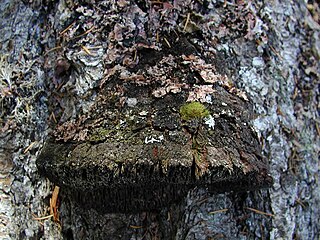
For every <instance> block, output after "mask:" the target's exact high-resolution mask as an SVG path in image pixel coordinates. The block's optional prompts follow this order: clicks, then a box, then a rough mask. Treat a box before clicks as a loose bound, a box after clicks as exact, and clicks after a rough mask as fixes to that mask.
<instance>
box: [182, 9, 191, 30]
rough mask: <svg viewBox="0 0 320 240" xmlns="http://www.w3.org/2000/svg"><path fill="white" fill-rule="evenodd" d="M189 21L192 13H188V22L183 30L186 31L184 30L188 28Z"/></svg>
mask: <svg viewBox="0 0 320 240" xmlns="http://www.w3.org/2000/svg"><path fill="white" fill-rule="evenodd" d="M189 21H190V13H188V15H187V20H186V23H185V24H184V28H183V31H184V32H185V31H186V29H187V26H188V24H189Z"/></svg>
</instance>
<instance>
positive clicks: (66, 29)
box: [59, 21, 76, 35]
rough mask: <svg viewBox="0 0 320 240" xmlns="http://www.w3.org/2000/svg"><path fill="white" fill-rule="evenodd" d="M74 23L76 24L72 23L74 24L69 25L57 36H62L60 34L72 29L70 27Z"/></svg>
mask: <svg viewBox="0 0 320 240" xmlns="http://www.w3.org/2000/svg"><path fill="white" fill-rule="evenodd" d="M75 22H76V21H74V22H73V23H71V24H70V25H69V26H68V27H67V28H65V29H64V30H63V31H61V32H60V33H59V35H62V34H64V33H65V32H66V31H68V30H69V29H70V28H71V27H72V25H73V24H75Z"/></svg>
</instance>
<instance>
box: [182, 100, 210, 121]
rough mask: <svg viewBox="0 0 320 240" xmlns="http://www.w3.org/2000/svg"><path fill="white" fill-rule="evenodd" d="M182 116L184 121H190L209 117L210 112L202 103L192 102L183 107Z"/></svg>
mask: <svg viewBox="0 0 320 240" xmlns="http://www.w3.org/2000/svg"><path fill="white" fill-rule="evenodd" d="M180 115H181V118H182V119H183V120H190V119H195V118H198V119H199V118H204V117H208V116H209V115H210V112H209V110H208V109H206V107H205V106H204V105H203V104H202V103H199V102H191V103H186V104H185V105H183V106H181V108H180Z"/></svg>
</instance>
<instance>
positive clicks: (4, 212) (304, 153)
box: [0, 0, 320, 239]
mask: <svg viewBox="0 0 320 240" xmlns="http://www.w3.org/2000/svg"><path fill="white" fill-rule="evenodd" d="M0 8H1V11H0V14H1V18H2V19H3V21H2V22H1V23H0V24H1V28H0V33H1V46H0V47H1V51H2V54H3V56H1V61H0V69H1V72H0V77H1V85H0V91H1V122H0V123H1V132H0V134H1V153H0V154H1V162H0V163H1V166H2V168H1V179H0V198H1V201H0V219H1V221H0V224H1V228H0V234H1V235H0V236H1V237H2V238H4V239H63V238H64V239H92V238H97V239H106V238H109V239H110V238H112V239H139V238H143V237H144V238H146V239H170V238H172V239H210V238H226V239H239V238H243V239H269V238H270V239H298V238H302V239H318V238H319V232H320V231H319V225H320V223H319V217H318V216H319V209H320V207H319V199H320V196H319V192H320V191H319V185H318V176H319V159H318V156H319V145H320V144H319V122H318V119H319V106H318V102H319V88H318V85H319V80H318V79H319V63H318V62H319V29H320V27H319V24H318V13H319V11H318V5H317V3H314V2H312V1H309V2H308V5H307V4H306V3H305V2H291V1H281V3H280V2H278V1H272V2H269V1H259V2H248V3H242V2H241V1H239V2H237V3H231V2H230V1H172V2H164V3H155V2H153V3H151V2H145V1H131V2H129V1H90V2H89V1H63V0H61V1H28V3H27V1H23V2H21V1H6V0H2V1H1V3H0ZM68 26H70V27H68ZM177 46H180V47H177ZM175 49H177V50H175ZM191 54H193V55H194V56H197V57H199V58H194V59H193V60H190V59H187V58H183V59H182V60H180V62H179V61H177V59H178V58H179V57H181V56H182V55H184V56H186V57H187V56H190V55H191ZM170 55H171V56H173V57H169V56H170ZM161 60H163V61H162V62H161V63H160V65H157V63H158V62H159V61H161ZM183 62H185V63H183ZM182 64H185V65H184V67H182ZM157 66H162V68H161V69H159V68H157ZM117 81H121V82H122V83H124V84H126V83H128V82H129V83H130V84H132V85H138V86H143V85H144V84H145V83H148V84H151V85H152V89H153V91H149V92H147V94H148V96H152V98H153V99H155V102H157V101H156V99H157V98H159V99H161V98H163V97H165V96H166V95H172V96H177V95H179V94H183V93H185V95H184V96H183V98H182V99H183V101H181V102H180V103H179V102H178V103H176V102H174V104H178V105H177V106H178V107H180V106H181V105H182V104H183V102H185V101H186V100H187V99H192V100H191V101H198V102H202V103H203V104H204V105H205V106H206V107H207V108H210V107H209V106H210V104H209V103H208V102H207V101H210V98H208V96H211V97H212V96H214V93H213V92H211V91H212V90H213V89H215V88H216V87H218V89H219V88H222V89H224V90H226V91H229V92H231V94H233V95H236V96H237V97H240V98H242V99H245V98H248V99H249V101H250V102H251V103H252V104H253V105H254V106H253V111H254V113H255V117H254V119H252V120H251V121H249V118H248V120H247V121H249V122H248V126H249V125H253V126H254V128H255V129H256V131H257V134H258V138H259V139H260V140H261V141H262V156H264V157H265V158H266V159H267V160H268V163H269V170H270V175H271V177H272V178H273V179H274V183H273V185H272V187H271V188H270V189H262V190H251V191H247V192H242V193H235V192H227V193H210V192H209V191H207V190H206V189H204V188H196V189H192V190H190V191H188V193H187V197H186V198H185V199H184V200H182V202H180V203H175V204H173V205H171V206H166V207H163V208H162V209H161V210H160V211H155V212H140V213H136V214H124V213H117V214H110V213H100V212H99V211H96V210H94V209H92V210H88V211H84V209H83V208H82V207H81V206H78V205H77V204H76V201H74V200H72V199H71V200H70V199H69V197H68V194H67V192H65V190H64V189H62V191H61V193H60V194H59V202H60V205H59V212H60V221H61V222H60V224H61V226H62V228H61V229H60V227H59V224H58V223H54V222H53V220H51V219H46V220H35V219H34V217H44V216H47V215H49V211H48V210H47V209H48V206H49V201H48V199H49V198H50V194H51V192H52V190H53V185H52V183H50V182H49V181H48V180H46V179H45V178H43V177H41V176H40V175H39V172H38V169H37V167H36V157H37V156H38V155H39V153H40V151H41V150H42V149H43V146H44V142H45V140H46V139H47V137H48V132H49V131H48V129H50V128H51V129H53V128H56V129H57V126H56V124H57V123H58V125H59V126H60V128H58V129H60V130H63V129H68V128H63V126H66V124H67V123H68V122H69V123H72V124H69V125H68V126H69V127H70V128H69V129H68V132H67V136H64V135H59V134H58V135H56V136H60V137H62V139H63V138H64V137H68V138H69V139H68V141H71V140H72V141H75V140H76V141H78V140H80V141H82V138H86V137H90V136H91V137H93V136H94V137H95V138H96V137H100V136H101V134H100V135H99V133H98V132H96V133H95V134H93V132H92V133H91V132H86V131H82V132H81V130H85V129H86V128H83V129H80V131H78V130H75V129H76V128H75V126H76V127H78V128H79V127H80V128H81V127H82V126H88V125H92V126H94V124H99V122H98V123H97V122H96V123H94V122H90V121H87V119H86V118H82V120H81V118H80V116H84V115H88V114H89V112H90V109H92V107H93V105H94V102H99V101H98V98H99V94H97V92H99V91H101V90H100V89H104V88H106V89H108V87H110V86H111V85H110V83H111V82H117ZM116 85H117V84H114V85H112V86H116ZM206 85H212V86H211V88H210V87H209V88H207V87H205V88H204V87H201V86H206ZM188 87H189V89H188V90H186V88H188ZM109 89H112V88H109ZM141 89H143V88H140V91H139V88H134V87H132V88H130V90H131V91H130V92H129V93H128V95H121V94H120V95H116V96H115V97H114V99H116V100H119V101H118V102H119V104H120V105H119V106H121V104H124V105H125V106H127V105H128V106H131V107H132V106H135V104H138V103H139V101H140V100H141V99H138V98H137V96H143V95H144V94H145V92H144V90H141ZM123 90H124V89H121V88H117V89H114V90H113V91H114V92H119V93H121V91H123ZM187 93H188V94H187ZM130 94H131V95H130ZM121 97H125V98H121ZM241 101H243V100H241ZM159 102H160V100H159ZM179 104H180V105H179ZM111 105H112V104H111ZM109 107H110V106H109ZM137 107H138V106H137ZM107 108H108V107H107ZM101 109H103V108H101ZM148 110H149V109H148ZM160 110H161V108H159V109H157V111H158V112H157V114H155V115H154V122H155V123H157V124H155V125H154V126H156V127H158V130H157V131H165V130H164V129H169V128H173V129H174V128H177V124H178V121H175V120H174V119H177V118H175V117H172V118H170V120H168V119H166V118H165V117H164V116H165V115H167V114H168V112H166V111H165V110H163V109H162V110H161V111H160ZM110 111H111V110H110ZM145 111H147V110H145ZM210 111H212V112H214V109H210ZM173 113H174V114H176V116H178V115H179V109H176V112H173ZM99 114H102V113H101V112H100V113H99V112H98V111H97V115H99ZM106 114H107V113H106ZM136 114H138V113H136ZM143 114H144V112H143ZM143 114H142V115H143ZM174 114H173V116H174ZM124 115H125V114H124ZM139 116H140V115H139ZM213 117H214V116H213ZM75 119H80V120H79V121H78V122H77V121H76V120H75ZM221 119H223V118H221ZM214 120H216V119H214ZM55 121H56V122H57V123H55ZM132 122H135V121H132ZM63 124H65V125H63ZM85 124H87V125H85ZM68 126H67V127H68ZM147 126H148V125H147ZM162 126H166V127H165V128H164V129H162ZM135 127H136V128H137V129H141V127H142V128H144V127H145V126H144V123H143V122H142V123H139V124H136V125H135ZM188 129H189V130H191V131H192V129H194V128H193V125H192V124H191V123H190V125H188ZM195 129H197V128H195ZM250 131H251V130H250ZM250 131H249V132H250ZM80 133H81V134H80ZM113 137H114V139H116V138H117V137H118V136H113ZM110 139H111V135H110ZM141 139H143V138H141ZM141 139H139V141H141ZM154 139H155V140H157V138H156V137H154ZM92 140H94V139H91V141H92ZM147 140H152V138H150V139H149V138H148V139H147ZM99 141H100V140H98V141H97V143H98V142H99ZM103 141H104V140H103ZM59 144H61V143H59ZM73 144H75V143H73ZM100 144H101V143H100ZM62 145H63V144H62ZM210 147H211V146H210ZM248 151H249V152H250V151H251V153H252V152H254V153H258V152H259V151H256V150H253V149H251V150H250V149H246V151H245V152H244V153H242V157H246V156H247V155H246V153H247V152H248ZM208 153H210V154H211V155H213V154H215V150H214V149H213V148H212V149H210V151H208ZM210 154H208V155H210ZM47 161H48V160H47ZM59 176H60V175H59ZM77 177H78V176H77ZM56 181H58V179H57V180H56ZM88 226H89V227H88Z"/></svg>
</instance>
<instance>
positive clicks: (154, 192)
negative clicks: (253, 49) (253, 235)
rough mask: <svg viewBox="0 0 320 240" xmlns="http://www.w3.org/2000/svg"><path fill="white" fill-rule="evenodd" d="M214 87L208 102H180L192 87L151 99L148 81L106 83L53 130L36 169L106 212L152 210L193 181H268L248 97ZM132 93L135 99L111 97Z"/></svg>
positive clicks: (216, 186) (230, 185) (240, 186)
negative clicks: (88, 105)
mask: <svg viewBox="0 0 320 240" xmlns="http://www.w3.org/2000/svg"><path fill="white" fill-rule="evenodd" d="M120 88H121V89H124V90H123V93H122V95H121V94H118V95H117V94H114V93H115V91H116V90H117V89H120ZM215 89H216V90H217V91H214V92H213V93H212V94H211V103H210V104H208V103H203V104H202V103H197V102H192V103H186V100H187V98H188V94H189V92H188V91H190V90H183V91H181V92H179V93H176V94H173V93H169V94H167V95H165V96H163V97H162V98H154V97H153V96H152V86H150V85H145V86H143V85H142V86H137V85H135V84H133V83H128V82H121V81H119V82H116V83H111V82H108V83H106V86H105V88H104V91H103V92H102V93H101V95H100V97H98V98H97V100H96V104H95V105H94V106H93V109H92V112H90V113H89V114H87V115H86V116H82V117H81V118H79V120H77V121H76V122H74V121H73V122H66V123H64V124H62V125H61V126H59V127H58V128H57V129H56V130H55V131H54V133H53V134H52V137H51V138H50V140H48V141H47V143H46V144H45V145H44V147H43V149H42V152H41V153H40V155H39V156H38V159H37V166H38V169H39V171H40V172H41V173H42V174H43V175H45V176H46V177H48V178H49V179H50V180H51V181H52V182H54V183H55V184H57V185H59V186H60V187H61V188H62V189H65V192H66V193H67V194H68V195H69V196H70V197H71V198H72V199H74V200H75V201H77V202H78V203H79V204H81V205H82V206H83V207H86V208H97V209H99V211H106V212H134V211H144V210H157V209H159V208H161V207H163V206H168V205H169V204H171V203H173V202H176V201H179V200H180V199H182V198H183V197H184V196H185V195H186V194H187V192H188V191H189V190H190V189H192V188H194V187H205V188H207V189H208V190H209V191H213V192H226V191H247V190H252V189H257V188H260V187H266V186H269V185H270V184H271V182H272V179H271V177H270V176H269V174H268V167H267V162H266V159H265V158H264V157H263V156H262V155H261V146H260V143H259V141H258V138H257V135H256V133H255V132H254V131H253V129H252V128H251V127H250V124H249V120H250V116H251V110H250V105H249V103H248V102H247V101H244V100H242V99H240V98H239V97H238V96H235V95H233V94H231V93H229V92H228V91H227V90H225V89H224V88H223V87H221V86H216V87H215ZM138 92H139V94H137V93H138ZM134 93H136V94H135V98H136V99H137V103H136V104H135V105H134V106H132V105H130V106H128V105H126V104H122V105H120V104H117V102H119V101H121V99H123V97H126V98H129V97H131V96H129V95H132V94H134ZM190 114H191V115H192V114H195V115H196V117H195V118H193V117H192V116H191V115H190ZM209 114H210V117H211V118H213V119H214V123H215V126H214V129H213V128H212V127H210V126H209V125H208V124H206V118H207V117H208V116H209ZM72 124H73V126H71V125H72ZM70 129H73V131H70ZM80 136H81V137H80ZM79 139H80V140H79Z"/></svg>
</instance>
